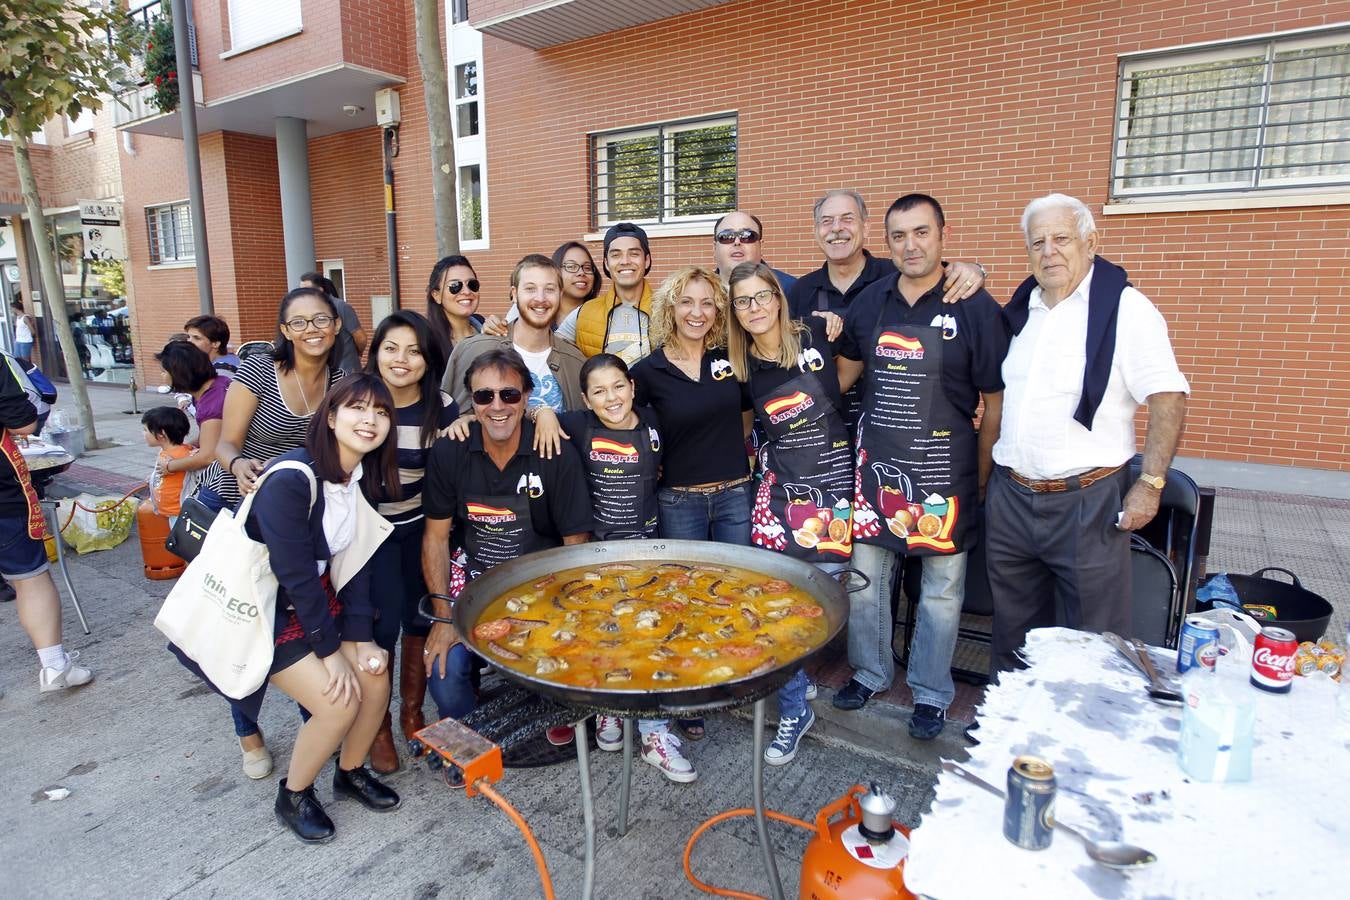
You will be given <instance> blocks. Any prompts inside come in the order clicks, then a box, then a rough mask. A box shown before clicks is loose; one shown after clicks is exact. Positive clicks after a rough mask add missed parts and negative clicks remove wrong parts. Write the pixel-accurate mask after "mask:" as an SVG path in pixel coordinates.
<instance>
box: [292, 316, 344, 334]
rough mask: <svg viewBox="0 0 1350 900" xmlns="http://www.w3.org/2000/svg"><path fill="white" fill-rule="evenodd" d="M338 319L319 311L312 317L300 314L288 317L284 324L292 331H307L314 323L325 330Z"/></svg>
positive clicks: (321, 329)
mask: <svg viewBox="0 0 1350 900" xmlns="http://www.w3.org/2000/svg"><path fill="white" fill-rule="evenodd" d="M336 321H337V319H334V318H333V317H332V316H330V315H328V314H327V313H319V314H318V315H317V316H315V317H314V318H312V319H303V318H301V317H300V316H296V317H295V318H294V319H287V320H286V321H285V323H284V324H285V325H286V327H287V328H289V329H290V330H291V331H296V332H299V331H306V330H307V329H308V328H309V326H311V325H313V326H314V327H315V328H317V329H319V330H320V331H323V330H324V329H325V328H327V327H328V326H329V325H332V324H333V323H334V322H336Z"/></svg>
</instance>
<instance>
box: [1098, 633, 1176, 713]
mask: <svg viewBox="0 0 1350 900" xmlns="http://www.w3.org/2000/svg"><path fill="white" fill-rule="evenodd" d="M1102 637H1104V638H1106V640H1107V641H1108V642H1109V643H1110V644H1111V646H1112V647H1115V648H1116V649H1117V650H1118V651H1120V655H1121V656H1123V657H1125V658H1126V659H1127V660H1129V662H1130V664H1131V665H1132V666H1134V667H1135V668H1136V669H1138V670H1139V671H1140V672H1141V673H1143V675H1144V676H1145V677H1146V678H1148V680H1149V687H1148V695H1149V696H1150V697H1152V698H1153V699H1154V700H1155V701H1156V702H1158V703H1161V704H1163V705H1165V706H1181V705H1182V703H1184V702H1185V698H1184V697H1182V696H1181V694H1179V693H1177V692H1176V691H1174V690H1172V689H1171V688H1169V687H1168V686H1167V685H1166V684H1165V683H1163V680H1162V677H1161V676H1160V675H1159V674H1158V669H1157V667H1156V666H1154V665H1153V658H1152V657H1151V656H1149V654H1148V647H1146V646H1144V643H1143V642H1142V641H1138V640H1134V641H1130V642H1129V643H1126V642H1125V639H1124V638H1122V637H1121V636H1120V635H1118V634H1115V633H1113V632H1110V631H1106V632H1103V633H1102Z"/></svg>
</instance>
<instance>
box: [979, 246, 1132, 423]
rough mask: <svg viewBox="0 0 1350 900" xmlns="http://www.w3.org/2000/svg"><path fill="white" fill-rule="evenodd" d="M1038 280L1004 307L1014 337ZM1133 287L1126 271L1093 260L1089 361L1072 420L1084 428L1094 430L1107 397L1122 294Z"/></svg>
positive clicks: (1028, 283) (1028, 310) (1023, 323)
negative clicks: (1095, 419) (1093, 422)
mask: <svg viewBox="0 0 1350 900" xmlns="http://www.w3.org/2000/svg"><path fill="white" fill-rule="evenodd" d="M1036 286H1037V284H1036V279H1035V277H1032V278H1028V279H1027V280H1026V281H1024V282H1022V283H1021V285H1019V286H1018V288H1017V290H1016V291H1014V292H1013V296H1012V299H1011V300H1009V301H1008V305H1007V306H1005V307H1004V308H1003V315H1004V316H1006V317H1007V319H1008V324H1009V325H1010V326H1011V327H1012V333H1013V334H1014V335H1016V334H1020V333H1021V331H1022V329H1023V327H1025V326H1026V324H1027V317H1028V316H1030V314H1031V292H1032V291H1033V290H1034V289H1035V288H1036ZM1129 286H1130V280H1129V276H1128V275H1127V274H1126V272H1125V270H1124V269H1122V268H1121V267H1120V266H1118V265H1116V264H1115V263H1113V262H1109V261H1108V260H1106V259H1103V258H1102V257H1100V256H1096V257H1093V260H1092V286H1091V287H1090V288H1089V289H1088V320H1087V344H1086V346H1085V348H1084V351H1085V357H1086V360H1085V362H1084V364H1083V390H1082V393H1081V394H1080V395H1079V397H1078V409H1076V410H1075V411H1074V414H1073V417H1074V419H1075V420H1076V421H1078V422H1079V423H1080V424H1081V425H1082V426H1083V427H1084V428H1086V429H1088V430H1089V431H1091V430H1092V421H1093V419H1094V418H1095V417H1096V415H1097V407H1098V406H1100V405H1101V402H1102V397H1104V396H1105V395H1106V382H1107V381H1109V380H1110V378H1111V360H1112V359H1113V358H1114V356H1115V354H1116V321H1117V320H1118V318H1119V313H1120V295H1121V292H1122V291H1124V290H1125V288H1127V287H1129Z"/></svg>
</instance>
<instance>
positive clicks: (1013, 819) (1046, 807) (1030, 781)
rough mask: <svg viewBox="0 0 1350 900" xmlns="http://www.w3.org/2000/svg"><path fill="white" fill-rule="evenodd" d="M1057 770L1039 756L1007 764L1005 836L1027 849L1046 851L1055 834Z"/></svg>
mask: <svg viewBox="0 0 1350 900" xmlns="http://www.w3.org/2000/svg"><path fill="white" fill-rule="evenodd" d="M1054 814H1055V770H1054V769H1053V768H1051V766H1050V764H1049V763H1048V762H1046V761H1045V760H1043V759H1041V758H1040V757H1039V756H1019V757H1017V758H1016V759H1015V760H1013V764H1012V765H1011V766H1009V767H1008V796H1007V800H1006V801H1005V803H1004V806H1003V836H1004V837H1006V838H1007V839H1008V840H1009V841H1012V842H1013V843H1014V844H1016V845H1017V846H1019V847H1021V848H1022V849H1024V850H1044V849H1046V848H1047V847H1049V846H1050V839H1051V838H1053V837H1054V835H1055V826H1054V823H1055V818H1054Z"/></svg>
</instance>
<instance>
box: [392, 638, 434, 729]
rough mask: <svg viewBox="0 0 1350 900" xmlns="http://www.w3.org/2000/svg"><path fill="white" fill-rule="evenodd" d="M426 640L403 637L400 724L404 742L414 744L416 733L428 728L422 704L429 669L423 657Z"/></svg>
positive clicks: (399, 691) (400, 671) (399, 690)
mask: <svg viewBox="0 0 1350 900" xmlns="http://www.w3.org/2000/svg"><path fill="white" fill-rule="evenodd" d="M426 644H427V639H426V638H425V637H418V636H417V635H412V634H404V635H403V649H402V652H403V660H402V662H401V663H400V664H399V678H398V696H399V711H398V723H399V727H400V728H401V729H402V730H403V738H404V740H411V739H412V736H413V734H414V733H415V732H418V731H420V730H422V729H423V728H424V727H426V724H427V721H426V718H425V717H424V716H423V715H422V704H423V702H424V701H425V700H426V696H427V669H426V663H425V660H424V658H423V656H422V651H423V650H424V649H426Z"/></svg>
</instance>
